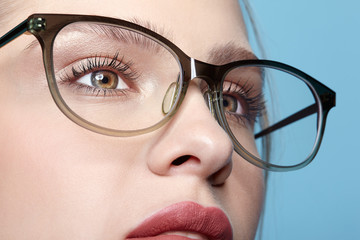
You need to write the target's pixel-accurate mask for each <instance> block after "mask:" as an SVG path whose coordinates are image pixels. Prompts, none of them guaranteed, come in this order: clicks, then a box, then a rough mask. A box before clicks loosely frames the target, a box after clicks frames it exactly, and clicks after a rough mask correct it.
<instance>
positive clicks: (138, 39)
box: [24, 18, 172, 50]
mask: <svg viewBox="0 0 360 240" xmlns="http://www.w3.org/2000/svg"><path fill="white" fill-rule="evenodd" d="M126 21H128V22H131V23H134V24H137V25H140V26H142V27H144V28H147V29H149V30H151V31H153V32H155V33H157V34H159V35H161V36H163V37H165V38H166V39H168V40H169V41H172V33H171V31H169V30H165V28H164V27H159V26H157V25H155V24H153V23H151V22H150V21H146V20H141V19H139V18H132V19H128V20H126ZM87 26H88V27H89V28H88V30H91V31H92V32H95V33H97V34H99V35H101V34H103V35H106V36H107V37H111V38H113V39H114V40H117V41H119V40H120V41H125V42H129V41H133V42H135V43H139V44H143V46H145V47H153V48H154V49H157V50H159V47H160V45H159V44H157V43H155V42H154V41H151V40H150V39H148V38H146V37H144V36H143V35H141V34H136V33H134V32H132V31H127V30H126V29H125V28H124V29H122V28H116V27H113V26H107V25H106V23H104V24H99V23H97V24H96V23H93V24H91V23H90V24H88V25H87ZM78 29H79V30H80V32H85V31H84V29H80V28H78ZM38 44H39V41H38V40H37V39H35V40H33V41H32V42H31V43H30V44H28V45H27V46H26V47H25V48H24V50H29V49H33V48H35V47H36V46H39V45H38Z"/></svg>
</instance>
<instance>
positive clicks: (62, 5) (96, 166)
mask: <svg viewBox="0 0 360 240" xmlns="http://www.w3.org/2000/svg"><path fill="white" fill-rule="evenodd" d="M18 2H19V4H18V6H19V8H18V9H17V10H15V11H13V12H11V15H10V16H11V17H10V16H8V18H7V19H5V23H6V24H5V25H1V26H0V33H1V35H2V34H4V33H5V32H6V31H8V30H9V29H11V28H12V27H14V26H15V25H16V24H18V23H19V22H20V21H22V20H23V19H25V18H26V17H27V16H28V15H30V14H32V13H37V12H47V13H74V14H89V15H91V14H93V15H103V16H110V17H114V18H122V19H133V18H137V19H141V20H145V21H150V22H151V23H152V24H153V25H157V26H160V27H161V28H164V29H165V33H166V34H168V35H171V38H172V41H173V42H174V43H175V44H176V45H177V46H178V47H180V48H181V49H182V50H183V51H184V52H185V53H187V54H188V55H189V56H192V57H194V58H196V59H199V60H202V61H207V57H208V55H209V51H210V49H212V48H213V47H214V46H218V45H225V44H227V43H228V42H235V43H236V44H237V46H238V47H242V48H244V49H248V50H249V51H250V50H251V49H250V46H249V44H248V42H247V36H246V30H245V26H244V23H243V20H242V15H241V10H240V7H239V5H238V3H237V1H235V0H234V1H233V0H226V1H224V0H217V1H206V0H197V1H192V0H176V1H167V0H157V1H156V2H155V1H147V0H138V1H132V0H121V1H103V3H102V4H101V7H99V4H98V1H95V0H90V1H88V0H87V1H70V0H64V1H18ZM115 9H116V11H115ZM33 40H34V37H33V36H32V35H25V34H24V35H22V36H20V37H19V38H17V39H16V40H15V41H13V42H11V43H10V44H8V45H7V46H5V47H3V48H2V49H1V55H0V66H1V71H0V105H1V115H0V132H1V133H2V134H0V238H1V239H27V240H29V239H37V240H39V239H89V240H90V239H99V240H100V239H124V238H125V237H126V235H127V234H128V233H129V232H131V231H132V230H133V229H134V228H135V227H136V226H138V225H139V224H140V223H141V222H142V221H143V220H144V219H145V218H146V217H147V216H149V215H151V214H152V213H154V212H156V211H158V210H160V209H162V208H164V207H166V206H168V205H171V204H173V203H176V202H180V201H194V202H197V203H199V204H201V205H203V206H217V207H219V208H221V209H222V210H224V211H225V213H226V214H227V215H228V216H229V218H230V221H231V223H232V227H233V231H234V239H253V238H254V235H255V232H256V228H257V224H258V220H259V215H260V212H261V206H262V203H263V191H264V180H263V172H262V170H260V169H259V168H257V167H255V166H253V165H251V164H249V163H248V162H246V161H245V160H243V159H241V158H240V157H239V156H238V155H237V154H236V153H235V152H233V146H232V143H231V141H230V139H229V137H228V136H227V134H226V133H225V131H224V130H223V129H222V128H221V127H220V126H219V125H218V123H217V122H216V121H215V119H214V118H213V117H212V116H211V114H210V112H209V110H208V108H207V106H206V104H205V103H204V101H203V100H202V99H203V98H202V95H201V93H200V92H199V90H198V89H197V88H195V87H192V86H190V87H189V90H188V92H187V95H186V97H185V100H184V102H183V104H182V106H181V107H180V109H179V111H178V112H177V114H176V115H175V116H174V117H173V118H172V119H171V120H170V122H169V123H167V124H166V125H165V126H164V127H162V128H160V129H158V130H156V131H154V132H151V133H148V134H145V135H141V136H136V137H129V138H116V137H109V136H102V135H100V134H96V133H93V132H90V131H88V130H86V129H83V128H81V127H79V126H77V125H76V124H74V123H73V122H71V121H70V120H69V119H67V118H66V117H65V116H64V115H63V114H62V113H61V112H60V111H59V110H58V108H57V107H56V105H55V104H54V102H53V100H52V99H51V96H50V93H49V91H48V89H47V86H46V80H45V74H44V71H43V70H44V69H43V65H42V58H41V50H40V47H37V48H35V49H34V50H33V51H29V52H27V51H23V49H24V48H25V47H26V46H27V45H28V44H29V43H31V42H32V41H33ZM4 70H5V71H4ZM195 112H196V114H194V113H195ZM184 155H190V156H191V157H190V158H189V159H188V160H187V161H186V162H184V163H183V164H181V165H180V166H175V165H173V164H172V162H173V161H174V160H175V159H177V158H178V157H180V156H184Z"/></svg>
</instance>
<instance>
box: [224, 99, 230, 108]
mask: <svg viewBox="0 0 360 240" xmlns="http://www.w3.org/2000/svg"><path fill="white" fill-rule="evenodd" d="M223 105H224V107H228V106H229V102H228V100H225V99H224V100H223Z"/></svg>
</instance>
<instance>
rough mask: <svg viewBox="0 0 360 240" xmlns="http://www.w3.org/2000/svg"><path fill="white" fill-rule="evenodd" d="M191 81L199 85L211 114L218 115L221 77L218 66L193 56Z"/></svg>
mask: <svg viewBox="0 0 360 240" xmlns="http://www.w3.org/2000/svg"><path fill="white" fill-rule="evenodd" d="M190 60H191V61H190V62H191V77H190V78H191V79H190V80H191V81H192V82H195V84H196V85H197V86H198V87H199V89H200V91H201V93H202V94H203V97H204V100H205V103H206V105H207V106H208V108H209V110H210V112H211V114H212V115H213V116H214V117H215V118H216V119H217V116H216V110H215V108H216V102H217V101H218V100H219V91H220V88H219V84H220V81H219V77H218V68H217V66H215V65H211V64H208V63H205V62H202V61H199V60H196V59H193V58H191V59H190Z"/></svg>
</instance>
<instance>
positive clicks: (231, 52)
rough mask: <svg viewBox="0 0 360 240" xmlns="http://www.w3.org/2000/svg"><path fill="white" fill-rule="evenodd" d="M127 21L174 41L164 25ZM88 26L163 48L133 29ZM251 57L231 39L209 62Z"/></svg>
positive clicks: (33, 44) (211, 52) (212, 52)
mask: <svg viewBox="0 0 360 240" xmlns="http://www.w3.org/2000/svg"><path fill="white" fill-rule="evenodd" d="M127 21H129V22H132V23H135V24H137V25H140V26H142V27H145V28H147V29H149V30H151V31H153V32H156V33H157V34H159V35H161V36H163V37H165V38H166V39H168V40H169V41H171V42H172V32H171V31H170V30H165V28H164V27H159V26H157V25H155V24H153V23H152V22H150V21H146V20H141V19H139V18H132V19H129V20H127ZM88 26H89V28H88V29H90V30H91V31H93V32H95V33H97V34H99V35H101V34H104V35H106V36H108V37H111V38H113V39H115V40H121V41H125V42H128V41H133V42H135V43H138V44H141V45H143V46H145V47H146V48H153V49H155V51H158V50H159V49H160V48H161V47H160V45H159V44H157V43H155V42H154V41H152V40H150V39H148V38H146V37H144V36H143V35H141V34H135V33H134V32H131V31H126V30H124V29H121V28H116V27H111V26H106V25H102V24H97V25H96V24H95V23H94V25H92V24H89V25H88ZM115 29H116V30H115ZM80 30H81V29H80ZM82 31H83V30H82ZM38 44H39V42H38V40H34V41H32V42H31V43H30V44H29V45H27V47H25V49H24V50H29V49H33V48H35V47H36V46H39V45H38ZM249 59H258V58H257V57H256V56H255V54H254V53H252V52H251V51H249V50H247V49H245V48H244V47H242V46H238V45H237V44H235V43H234V41H230V42H228V43H226V44H221V45H217V46H214V47H213V48H211V49H210V50H209V54H208V57H207V62H208V63H211V64H215V65H223V64H226V63H230V62H235V61H240V60H249Z"/></svg>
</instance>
